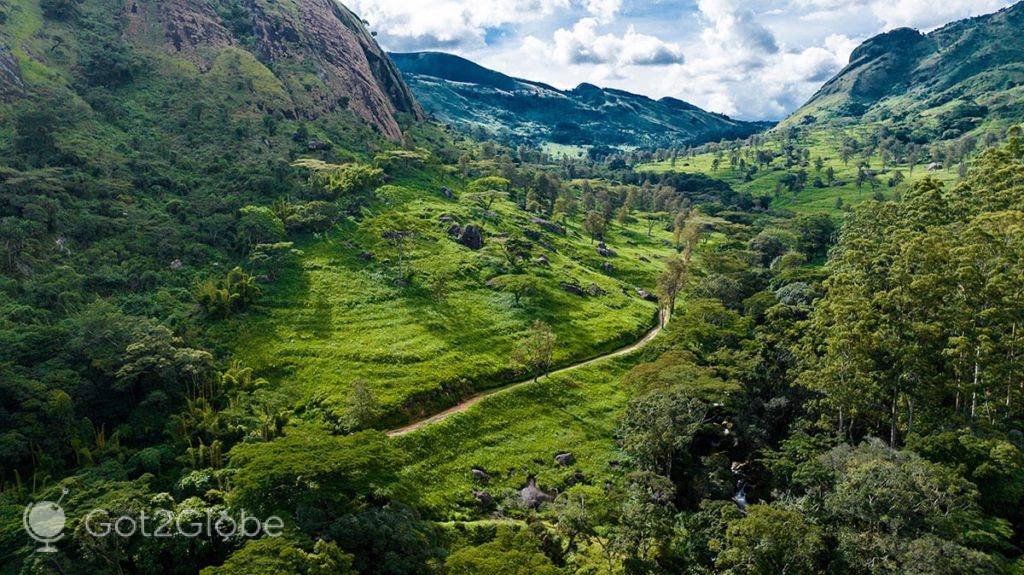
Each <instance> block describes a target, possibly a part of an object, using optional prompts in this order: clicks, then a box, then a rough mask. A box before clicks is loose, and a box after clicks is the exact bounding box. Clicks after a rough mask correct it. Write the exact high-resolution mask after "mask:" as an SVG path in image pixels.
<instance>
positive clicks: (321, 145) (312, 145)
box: [306, 140, 331, 152]
mask: <svg viewBox="0 0 1024 575" xmlns="http://www.w3.org/2000/svg"><path fill="white" fill-rule="evenodd" d="M306 148H308V149H309V151H311V152H316V151H319V150H330V149H331V143H330V142H325V141H323V140H310V141H308V142H306Z"/></svg>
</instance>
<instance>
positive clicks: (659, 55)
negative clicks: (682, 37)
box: [523, 18, 683, 76]
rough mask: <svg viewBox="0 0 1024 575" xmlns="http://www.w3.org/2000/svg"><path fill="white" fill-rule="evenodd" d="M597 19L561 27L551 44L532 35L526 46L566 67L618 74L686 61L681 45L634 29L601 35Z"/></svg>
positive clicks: (527, 48)
mask: <svg viewBox="0 0 1024 575" xmlns="http://www.w3.org/2000/svg"><path fill="white" fill-rule="evenodd" d="M598 25H599V23H598V21H597V19H596V18H583V19H581V20H580V21H578V22H576V24H575V25H573V27H572V29H568V30H567V29H565V28H559V29H558V30H556V31H555V33H554V36H553V38H552V41H551V42H544V41H542V40H539V39H537V38H536V37H533V36H529V37H527V38H526V40H525V41H524V43H523V46H524V48H525V49H526V51H527V52H530V53H532V54H534V55H535V56H541V55H547V56H549V57H550V58H552V59H553V60H554V61H556V62H558V63H560V64H562V65H567V66H568V65H587V64H590V65H598V66H606V67H607V73H606V74H604V75H605V76H608V75H612V74H615V75H618V74H619V70H620V69H621V68H622V67H624V66H665V65H669V64H679V63H682V62H683V51H682V49H681V48H680V47H679V45H678V44H675V43H672V42H665V41H663V40H661V39H659V38H657V37H655V36H649V35H646V34H641V33H639V32H637V31H636V30H635V29H633V27H630V28H629V29H628V30H627V31H626V33H625V34H624V35H622V36H616V35H614V34H599V33H598V31H597V28H598Z"/></svg>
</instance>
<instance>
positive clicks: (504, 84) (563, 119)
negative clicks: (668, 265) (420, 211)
mask: <svg viewBox="0 0 1024 575" xmlns="http://www.w3.org/2000/svg"><path fill="white" fill-rule="evenodd" d="M391 57H392V59H393V60H394V61H395V64H397V66H398V68H399V69H401V70H402V72H403V73H404V74H405V76H406V79H407V81H408V82H409V85H410V86H411V87H412V90H413V92H414V93H415V94H416V96H417V98H419V100H420V101H421V102H422V103H423V106H424V107H425V108H426V110H427V111H428V112H430V113H431V114H433V115H435V116H437V117H438V118H439V119H441V120H443V121H445V122H449V123H451V124H454V125H456V126H458V127H460V128H463V129H466V130H471V131H477V132H479V133H481V134H484V135H489V136H496V137H500V138H505V139H509V140H513V141H528V142H553V143H558V144H574V145H591V146H596V145H608V146H662V145H670V144H697V143H702V142H707V141H712V140H719V139H722V138H734V137H743V136H746V135H749V134H752V133H755V132H758V131H761V130H763V129H765V128H766V127H768V125H767V124H765V123H762V122H742V121H738V120H733V119H731V118H729V117H728V116H724V115H721V114H714V113H711V112H706V111H704V110H701V109H700V108H698V107H696V106H693V105H692V104H688V103H686V102H683V101H681V100H676V99H674V98H662V99H660V100H653V99H651V98H648V97H646V96H641V95H637V94H631V93H629V92H624V91H622V90H613V89H608V88H599V87H597V86H593V85H591V84H580V85H579V86H577V87H576V88H574V89H572V90H559V89H557V88H554V87H552V86H549V85H547V84H543V83H540V82H533V81H530V80H522V79H519V78H513V77H510V76H506V75H505V74H502V73H500V72H496V71H494V70H489V69H487V68H484V67H483V66H480V65H478V64H475V63H474V62H471V61H469V60H466V59H465V58H460V57H458V56H454V55H451V54H444V53H439V52H415V53H407V54H391Z"/></svg>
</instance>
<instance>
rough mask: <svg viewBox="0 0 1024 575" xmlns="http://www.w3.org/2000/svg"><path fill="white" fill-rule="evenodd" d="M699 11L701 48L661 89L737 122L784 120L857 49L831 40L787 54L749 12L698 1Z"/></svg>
mask: <svg viewBox="0 0 1024 575" xmlns="http://www.w3.org/2000/svg"><path fill="white" fill-rule="evenodd" d="M698 7H699V9H700V11H701V15H702V16H703V18H704V20H705V21H706V23H707V25H706V27H705V28H704V29H703V31H702V32H701V34H700V45H699V47H698V48H696V49H694V48H691V50H692V51H693V52H694V53H695V56H694V58H692V59H691V60H690V61H689V62H688V63H687V65H686V66H681V67H678V68H674V69H673V70H672V71H671V72H670V73H669V74H668V75H667V76H666V78H665V80H664V83H663V84H662V86H661V88H662V90H663V91H668V92H674V93H675V94H676V95H678V96H680V97H682V98H684V99H689V100H690V101H692V102H694V103H696V104H698V105H700V106H704V107H707V108H708V109H711V110H714V111H717V112H722V113H726V114H729V115H733V116H739V117H742V118H769V119H777V118H781V117H783V116H785V115H786V114H788V113H789V112H791V111H792V110H793V109H794V108H796V107H798V106H799V105H800V104H802V103H803V102H805V101H806V100H807V99H808V98H809V97H810V96H811V95H812V94H813V93H814V91H815V90H817V89H818V87H820V86H821V84H822V83H823V82H825V81H826V80H828V79H829V78H830V77H831V76H833V75H834V74H835V73H836V72H838V71H839V70H840V69H841V68H842V67H843V66H844V65H845V64H846V63H847V61H848V60H849V55H850V52H851V51H852V50H853V49H854V48H855V47H856V46H857V44H858V42H857V41H856V40H853V39H850V38H848V37H846V36H844V35H832V36H829V37H827V38H826V39H825V40H824V41H823V42H822V43H821V44H820V45H812V46H809V47H804V48H789V47H787V46H785V45H784V44H781V43H780V42H778V41H777V39H776V38H775V35H774V34H773V33H772V31H771V30H770V29H769V28H768V27H766V26H764V25H762V24H761V23H760V22H758V20H757V17H756V16H755V14H754V13H753V12H751V11H750V10H749V9H748V8H745V7H742V6H740V5H739V4H736V3H733V2H731V1H730V0H700V1H699V2H698ZM697 54H699V57H697V56H696V55H697Z"/></svg>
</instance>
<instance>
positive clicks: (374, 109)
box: [127, 0, 425, 140]
mask: <svg viewBox="0 0 1024 575" xmlns="http://www.w3.org/2000/svg"><path fill="white" fill-rule="evenodd" d="M242 7H243V8H244V10H245V11H246V12H247V15H248V17H249V26H248V27H246V26H242V27H239V26H237V25H236V26H233V27H232V28H231V29H228V27H226V25H225V22H224V21H223V20H222V18H221V16H220V15H219V14H218V13H217V11H216V10H215V8H214V4H213V2H211V0H163V1H155V0H129V3H128V5H127V11H128V14H127V20H128V35H129V37H131V38H132V40H133V41H135V42H141V43H147V42H153V41H156V42H159V43H162V44H163V46H164V47H165V49H166V50H167V51H168V52H170V53H171V54H173V55H176V56H179V57H181V58H184V59H186V60H188V61H190V62H192V63H193V64H195V65H196V67H198V68H199V69H200V70H201V71H207V70H209V69H210V68H211V66H213V62H214V61H215V60H216V58H217V55H218V54H219V53H220V51H221V50H223V49H225V48H228V47H233V48H239V49H247V48H248V47H249V46H252V47H253V48H252V49H253V52H254V55H255V56H256V58H257V59H258V60H259V61H260V62H262V63H263V64H264V65H265V66H267V68H268V69H269V70H271V71H272V72H273V73H274V75H275V76H276V77H277V79H278V80H279V81H280V82H281V85H282V86H283V87H284V88H285V89H286V90H287V91H288V93H289V96H290V97H291V100H292V104H293V108H292V109H291V110H284V112H286V113H288V114H295V115H299V116H303V117H306V118H310V119H312V118H316V117H318V116H320V115H322V114H325V113H329V112H332V111H335V110H339V109H348V110H351V111H352V112H353V113H354V114H356V115H357V116H359V117H361V118H363V119H364V120H366V121H367V122H369V123H370V124H372V125H374V126H376V127H377V128H378V129H379V130H380V131H381V133H382V134H384V135H385V136H387V137H388V138H391V139H393V140H399V139H401V138H402V131H401V128H400V127H399V124H398V116H399V115H400V114H408V115H410V116H412V117H413V118H415V119H423V118H424V117H425V115H424V113H423V109H422V108H421V107H420V105H419V103H418V102H417V101H416V98H415V97H414V96H413V94H412V91H410V89H409V86H408V85H406V83H405V80H404V79H403V78H402V74H401V72H399V71H398V68H397V67H395V65H394V63H393V62H392V61H391V59H390V57H388V55H387V54H386V53H385V52H384V51H383V50H382V49H381V47H380V46H379V45H378V44H377V42H376V40H374V39H373V36H372V35H371V34H370V33H369V31H367V29H366V27H365V26H364V25H363V23H362V21H361V20H360V19H359V18H358V17H357V16H356V15H355V14H353V13H352V12H351V11H350V10H348V9H347V8H345V7H344V6H342V5H341V4H339V3H337V2H335V0H276V1H274V0H247V1H246V2H244V3H243V4H242Z"/></svg>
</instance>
